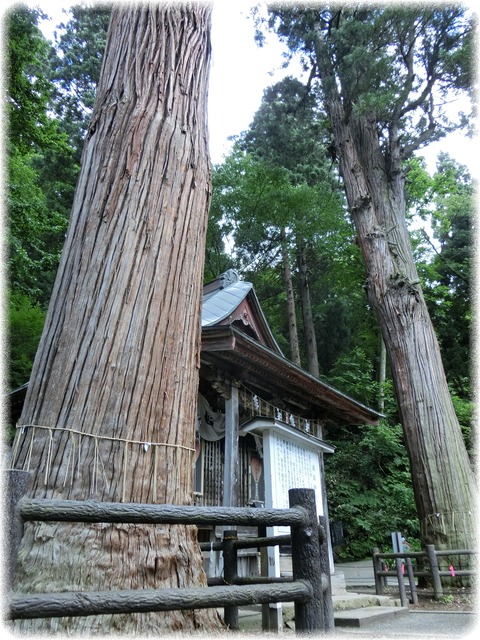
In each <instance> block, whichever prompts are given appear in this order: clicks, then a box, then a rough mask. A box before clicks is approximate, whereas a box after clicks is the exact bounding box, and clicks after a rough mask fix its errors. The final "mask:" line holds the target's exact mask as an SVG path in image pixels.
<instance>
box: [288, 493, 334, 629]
mask: <svg viewBox="0 0 480 640" xmlns="http://www.w3.org/2000/svg"><path fill="white" fill-rule="evenodd" d="M288 496H289V501H290V507H303V508H304V509H305V510H306V511H307V512H308V513H309V514H310V522H309V524H307V525H305V526H292V528H291V531H292V567H293V579H294V580H303V581H306V582H308V583H310V585H311V587H312V597H311V598H310V599H308V600H305V601H304V602H295V629H296V631H297V633H306V632H312V631H325V622H324V614H323V592H322V572H321V561H320V540H319V526H318V519H317V508H316V504H315V491H314V490H313V489H290V490H289V492H288Z"/></svg>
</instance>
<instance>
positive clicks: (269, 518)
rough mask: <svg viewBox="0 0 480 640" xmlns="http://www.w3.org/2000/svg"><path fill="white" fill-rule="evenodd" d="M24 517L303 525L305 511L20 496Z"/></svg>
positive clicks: (85, 520) (47, 520) (174, 522)
mask: <svg viewBox="0 0 480 640" xmlns="http://www.w3.org/2000/svg"><path fill="white" fill-rule="evenodd" d="M19 509H20V515H21V517H22V519H23V520H24V521H27V520H43V521H44V522H117V523H130V524H131V523H135V524H211V525H227V524H236V525H244V526H248V525H250V526H251V525H252V524H255V526H272V527H273V526H297V527H302V526H306V525H308V523H309V514H308V512H307V511H306V510H305V509H304V508H303V507H291V508H290V509H255V508H253V507H215V508H212V507H189V506H181V505H169V504H167V505H165V504H158V505H157V504H138V503H134V502H97V501H95V500H84V501H80V500H47V499H44V498H41V499H32V498H22V499H21V500H20V502H19Z"/></svg>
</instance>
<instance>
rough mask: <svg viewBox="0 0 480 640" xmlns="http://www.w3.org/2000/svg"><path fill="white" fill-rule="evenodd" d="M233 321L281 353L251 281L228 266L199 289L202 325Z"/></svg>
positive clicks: (230, 322) (210, 325)
mask: <svg viewBox="0 0 480 640" xmlns="http://www.w3.org/2000/svg"><path fill="white" fill-rule="evenodd" d="M235 323H237V324H239V323H243V325H244V326H245V327H247V326H248V327H249V328H250V331H251V332H252V333H253V334H255V338H256V339H257V340H258V341H259V342H260V343H261V344H265V345H267V346H268V347H270V349H272V350H273V351H275V352H276V353H278V354H280V355H282V351H281V349H280V347H279V346H278V343H277V341H276V340H275V337H274V335H273V333H272V331H271V329H270V327H269V326H268V322H267V319H266V318H265V315H264V313H263V310H262V307H261V306H260V302H259V300H258V298H257V294H256V293H255V290H254V288H253V285H252V283H251V282H242V281H240V280H239V279H238V274H237V272H236V271H234V270H233V269H229V270H228V271H226V272H225V273H223V274H222V275H221V276H220V277H219V278H217V279H216V280H213V281H212V282H209V283H208V284H206V285H205V286H204V288H203V304H202V328H203V327H213V326H218V325H225V324H235Z"/></svg>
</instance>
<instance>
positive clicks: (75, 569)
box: [12, 3, 218, 633]
mask: <svg viewBox="0 0 480 640" xmlns="http://www.w3.org/2000/svg"><path fill="white" fill-rule="evenodd" d="M210 12H211V9H210V7H209V6H208V5H204V4H201V3H198V4H193V3H192V4H188V5H187V4H185V5H181V4H173V3H159V4H158V5H155V4H154V5H143V6H142V7H140V6H139V7H136V8H135V7H129V5H125V6H122V5H116V6H115V7H114V8H113V12H112V19H111V24H110V30H109V35H108V41H107V46H106V51H105V58H104V62H103V67H102V74H101V78H100V82H99V87H98V94H97V99H96V104H95V108H94V112H93V116H92V122H91V125H90V128H89V131H88V134H87V139H86V143H85V148H84V152H83V156H82V164H81V172H80V176H79V181H78V185H77V189H76V193H75V198H74V204H73V209H72V215H71V222H70V227H69V230H68V234H67V238H66V243H65V247H64V252H63V256H62V260H61V264H60V267H59V271H58V274H57V279H56V283H55V287H54V291H53V295H52V300H51V304H50V308H49V311H48V316H47V320H46V325H45V329H44V333H43V336H42V339H41V343H40V346H39V349H38V353H37V357H36V360H35V363H34V368H33V372H32V377H31V381H30V385H29V390H28V394H27V398H26V402H25V406H24V410H23V414H22V416H21V420H20V425H19V428H18V430H17V435H16V438H15V442H14V447H13V458H12V466H13V467H14V468H18V469H29V470H31V471H32V475H33V480H32V487H31V491H30V495H32V496H34V497H46V498H69V499H76V498H77V499H87V498H93V499H95V500H103V501H127V502H152V503H173V504H189V503H191V500H192V495H193V476H192V472H193V468H194V461H195V423H196V404H197V391H198V371H199V353H200V312H201V292H202V288H201V287H202V273H203V261H204V246H205V233H206V221H207V213H208V207H209V200H210V193H211V186H210V184H211V183H210V161H209V157H208V140H207V123H206V99H207V83H208V69H209V62H210ZM191 585H194V586H195V585H206V577H205V574H204V572H203V567H202V556H201V553H200V550H199V547H198V543H197V540H196V529H195V528H194V527H184V526H172V527H168V526H163V527H156V526H153V525H132V524H130V525H113V524H96V525H90V526H87V525H83V524H71V525H68V524H57V523H43V524H32V523H29V525H28V526H27V527H26V530H25V535H24V539H23V543H22V548H21V551H20V562H19V570H18V572H17V576H16V589H17V590H18V591H21V592H25V591H26V592H39V591H40V592H43V591H65V590H89V589H99V590H102V589H105V588H111V589H115V588H122V589H123V588H126V589H129V588H160V587H164V586H165V587H171V586H175V587H177V586H191ZM215 626H218V624H217V616H216V614H214V613H212V612H209V611H208V610H207V611H198V612H197V611H196V612H172V613H166V614H162V613H157V614H146V613H145V614H143V613H142V614H135V615H133V614H132V615H117V616H92V617H88V618H71V619H68V618H60V619H56V620H53V619H52V620H45V621H24V622H20V621H18V622H17V623H15V628H16V629H17V630H20V631H32V630H33V631H35V632H39V631H48V632H60V631H61V632H69V633H74V632H75V633H106V632H122V633H147V632H152V633H158V632H160V631H161V630H172V629H194V628H195V629H196V628H202V629H209V628H212V627H213V628H214V627H215Z"/></svg>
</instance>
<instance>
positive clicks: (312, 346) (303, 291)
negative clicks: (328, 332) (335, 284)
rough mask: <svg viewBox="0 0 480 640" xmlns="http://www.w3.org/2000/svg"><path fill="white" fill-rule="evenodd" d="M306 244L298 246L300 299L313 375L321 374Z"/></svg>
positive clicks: (309, 368) (310, 370) (308, 358)
mask: <svg viewBox="0 0 480 640" xmlns="http://www.w3.org/2000/svg"><path fill="white" fill-rule="evenodd" d="M305 251H306V248H305V245H300V246H299V248H298V273H299V278H300V299H301V301H302V314H303V328H304V332H305V347H306V351H307V370H308V372H309V373H311V374H312V376H315V377H316V378H318V377H319V376H320V367H319V364H318V350H317V338H316V336H315V324H314V322H313V315H312V301H311V298H310V287H309V285H308V274H307V260H306V256H305Z"/></svg>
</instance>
